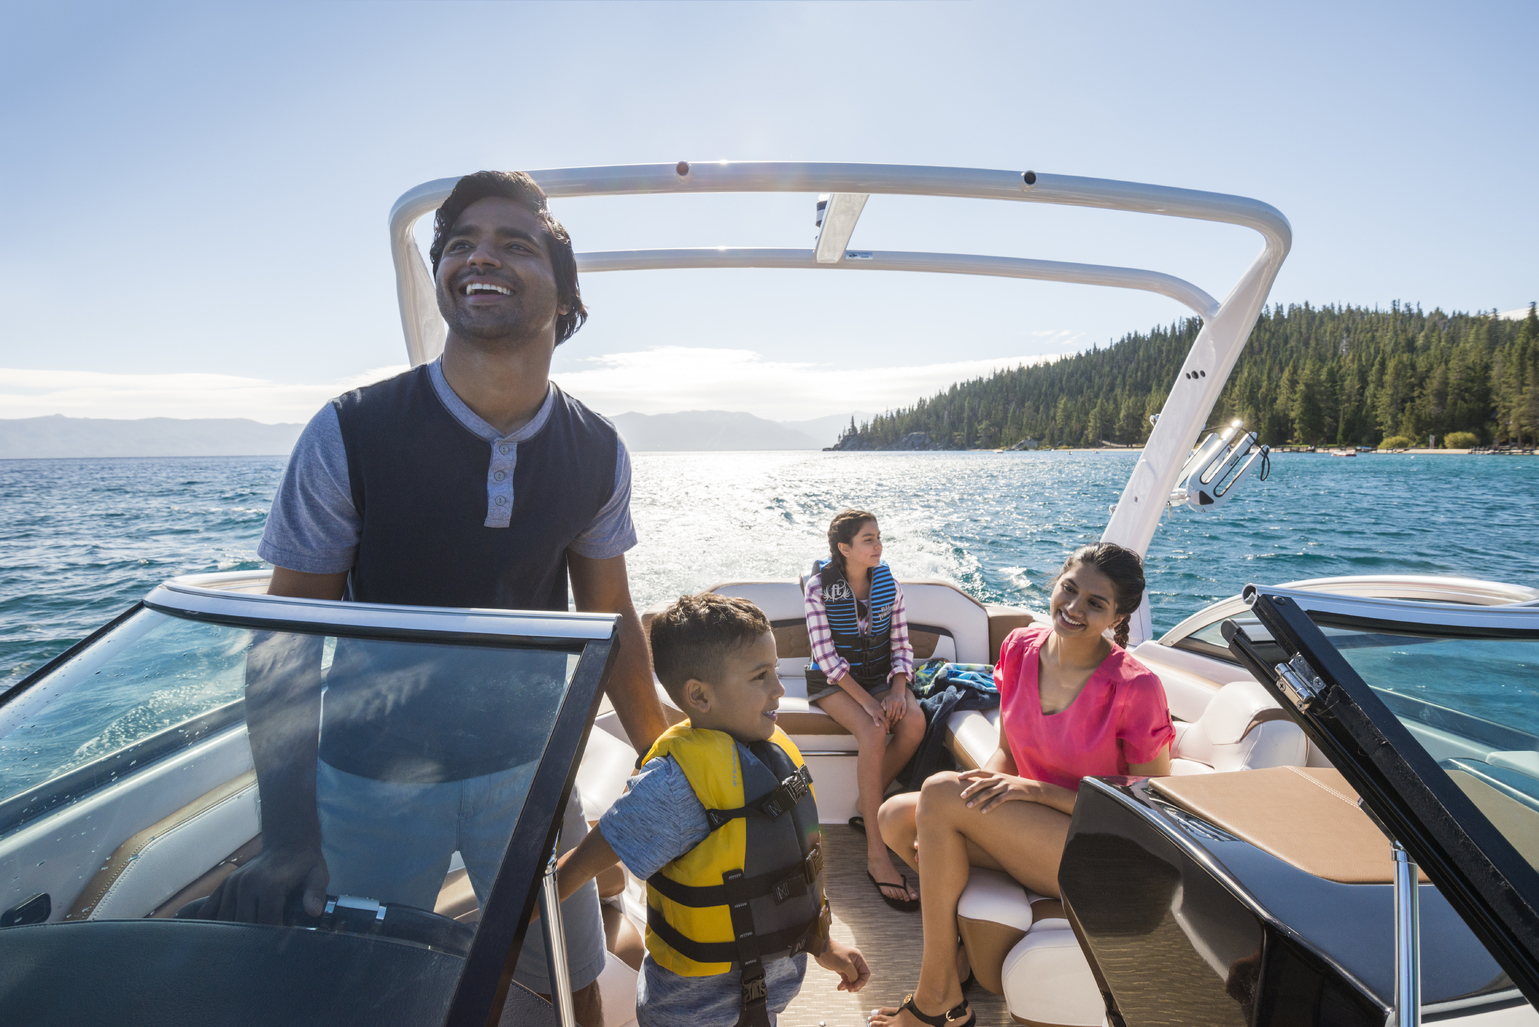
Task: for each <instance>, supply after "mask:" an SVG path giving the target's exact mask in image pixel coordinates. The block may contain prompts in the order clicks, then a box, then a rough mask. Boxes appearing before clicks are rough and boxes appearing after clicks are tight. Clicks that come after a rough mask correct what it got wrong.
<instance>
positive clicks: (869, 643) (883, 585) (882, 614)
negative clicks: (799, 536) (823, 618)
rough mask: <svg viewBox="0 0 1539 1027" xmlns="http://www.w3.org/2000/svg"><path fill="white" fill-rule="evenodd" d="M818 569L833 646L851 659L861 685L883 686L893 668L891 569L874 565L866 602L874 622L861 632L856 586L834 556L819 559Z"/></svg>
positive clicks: (894, 585)
mask: <svg viewBox="0 0 1539 1027" xmlns="http://www.w3.org/2000/svg"><path fill="white" fill-rule="evenodd" d="M817 569H818V580H819V581H820V582H821V584H822V589H823V607H824V609H826V610H827V611H828V629H829V631H830V632H832V634H833V636H834V650H835V651H836V652H837V653H838V654H839V655H840V657H842V658H843V659H844V660H845V661H846V662H847V663H849V665H850V675H851V676H852V677H853V678H854V679H855V680H856V681H857V682H859V683H860V685H861V687H862V688H880V687H881V686H882V685H885V684H886V683H887V675H888V673H889V672H890V671H891V670H892V609H893V606H894V605H895V604H896V603H897V601H898V583H897V582H896V581H894V580H893V579H892V571H891V570H889V569H888V567H887V565H886V564H885V563H879V564H877V565H876V566H875V567H873V568H871V597H870V599H869V601H868V602H867V604H866V606H867V608H868V609H869V610H870V617H871V623H870V630H869V632H868V633H867V634H864V635H862V634H861V633H860V606H859V600H857V599H856V598H855V590H854V589H853V588H851V587H850V583H849V582H848V581H846V580H845V578H844V575H843V573H841V572H840V570H839V568H838V567H836V566H835V565H834V563H833V562H832V561H831V560H822V561H819V563H818V568H817ZM813 666H814V667H816V666H817V664H816V663H815V662H814V664H813ZM810 669H811V668H809V670H810Z"/></svg>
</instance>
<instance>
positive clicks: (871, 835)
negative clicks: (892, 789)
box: [818, 690, 924, 902]
mask: <svg viewBox="0 0 1539 1027" xmlns="http://www.w3.org/2000/svg"><path fill="white" fill-rule="evenodd" d="M905 691H907V690H905ZM907 694H908V712H907V713H905V714H904V715H903V719H902V720H900V721H898V722H897V723H896V724H894V725H893V727H892V734H893V738H892V743H891V744H888V742H887V729H886V728H885V727H877V726H876V724H875V722H873V721H872V719H871V715H870V714H868V713H867V712H866V711H865V710H864V709H862V708H861V705H860V703H858V702H856V701H855V700H854V699H852V698H851V697H850V695H849V693H847V692H845V691H842V690H841V691H839V692H836V693H835V694H833V695H830V696H828V697H827V698H825V699H820V700H818V705H819V706H821V707H822V708H823V712H824V713H827V714H828V715H829V716H830V717H833V718H834V721H835V722H836V723H837V724H839V725H840V726H841V727H843V728H844V729H845V730H846V731H848V732H849V733H850V734H852V735H854V736H855V741H856V743H857V744H858V745H859V746H860V752H859V754H858V755H857V756H856V757H855V780H856V783H857V784H858V785H859V787H860V796H859V798H857V799H856V802H855V808H856V809H857V810H859V811H860V815H861V816H862V817H864V818H865V821H866V869H867V871H869V872H870V874H871V876H872V877H874V878H876V880H877V881H878V882H880V883H881V886H882V894H884V895H887V896H889V897H891V898H894V899H897V900H899V901H900V902H901V901H902V900H904V899H916V898H918V897H919V896H917V895H915V894H914V892H913V889H911V888H909V887H908V885H906V884H903V883H900V882H902V880H903V875H902V874H901V873H900V872H899V871H898V868H897V867H895V866H893V865H892V857H891V856H889V855H888V854H887V845H886V843H884V842H883V841H882V832H881V830H880V828H879V827H878V826H877V817H878V810H879V809H880V808H881V805H882V793H883V792H885V791H886V790H887V786H888V785H890V784H892V781H893V778H895V777H897V776H898V771H900V770H902V769H903V765H904V764H905V763H907V762H908V761H909V757H911V756H913V755H914V750H915V749H917V748H919V743H920V741H921V740H922V739H923V738H924V711H923V710H921V709H920V708H919V701H918V700H917V699H915V698H914V695H913V693H912V692H908V693H907Z"/></svg>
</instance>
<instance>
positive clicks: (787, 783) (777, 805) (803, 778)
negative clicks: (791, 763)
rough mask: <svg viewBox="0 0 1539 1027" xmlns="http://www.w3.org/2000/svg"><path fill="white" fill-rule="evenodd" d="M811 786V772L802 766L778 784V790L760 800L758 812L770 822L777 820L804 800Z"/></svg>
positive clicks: (804, 765)
mask: <svg viewBox="0 0 1539 1027" xmlns="http://www.w3.org/2000/svg"><path fill="white" fill-rule="evenodd" d="M811 786H812V771H810V770H808V769H807V766H806V764H803V765H802V766H800V767H797V768H796V770H795V771H794V772H792V773H791V774H790V775H789V776H788V777H787V778H786V779H785V780H784V781H782V782H780V787H779V788H776V789H775V790H774V791H773V792H770V793H769V794H768V795H766V796H765V797H764V798H762V799H760V800H759V801H758V802H757V803H756V805H757V806H758V807H759V812H761V813H763V814H764V815H765V816H767V817H769V818H770V819H771V820H777V819H779V818H780V816H781V815H782V814H785V813H789V812H791V810H792V809H794V808H795V806H796V804H797V803H798V802H801V801H802V800H803V799H805V798H806V797H807V795H808V793H810V792H811V791H812V787H811Z"/></svg>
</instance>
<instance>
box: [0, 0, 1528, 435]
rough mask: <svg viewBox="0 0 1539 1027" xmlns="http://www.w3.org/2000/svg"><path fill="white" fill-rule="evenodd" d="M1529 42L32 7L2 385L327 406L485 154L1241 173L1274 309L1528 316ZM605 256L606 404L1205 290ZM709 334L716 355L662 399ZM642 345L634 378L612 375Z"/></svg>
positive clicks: (918, 206)
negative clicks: (438, 181) (1255, 212)
mask: <svg viewBox="0 0 1539 1027" xmlns="http://www.w3.org/2000/svg"><path fill="white" fill-rule="evenodd" d="M1536 40H1539V5H1535V4H1533V3H1526V2H1525V3H1505V4H1489V3H1487V4H1482V3H1461V4H1457V5H1456V4H1447V3H1441V4H1411V3H1382V4H1362V5H1342V4H1339V3H1330V4H1312V3H1303V4H1301V3H1288V4H1276V5H1271V6H1270V7H1263V6H1262V5H1256V4H1218V3H1214V4H1193V3H1161V4H1146V3H1126V4H1122V3H1116V4H1081V5H1062V4H1035V3H1012V4H990V3H977V4H927V3H911V4H897V5H886V4H880V3H862V4H797V3H775V4H754V3H721V4H712V3H684V4H656V5H653V4H642V3H627V4H614V5H611V4H601V3H579V4H558V5H548V6H547V5H541V4H532V3H518V4H471V3H465V4H460V3H437V4H405V3H403V4H383V3H381V4H364V3H320V4H301V5H282V4H262V5H252V6H247V7H236V6H233V5H187V6H167V5H151V4H100V5H69V4H47V5H44V4H32V5H25V4H21V3H13V4H10V5H7V6H5V7H4V8H3V9H0V186H3V188H4V193H5V195H6V197H7V198H8V200H9V205H8V206H9V209H8V211H7V214H6V216H5V219H4V226H5V227H4V229H3V230H0V416H9V417H19V416H33V415H36V414H40V413H51V412H65V413H70V414H74V415H76V416H89V415H92V414H95V415H97V416H151V415H156V414H163V415H168V416H213V415H215V413H217V412H218V411H211V410H210V409H209V408H210V405H211V404H212V405H213V406H215V407H217V408H218V410H222V411H224V412H226V413H229V414H232V415H235V414H238V415H243V416H253V417H258V418H259V419H262V420H301V419H303V418H304V417H305V416H307V411H308V410H312V409H314V407H315V406H316V405H318V403H319V402H320V401H321V400H323V399H324V398H325V396H326V395H329V394H330V393H331V392H334V391H335V390H336V388H337V385H338V383H339V382H343V381H345V380H347V379H349V378H351V377H353V376H357V375H359V374H361V373H363V372H366V371H368V370H369V369H374V368H379V367H383V366H387V365H393V364H400V363H402V362H403V361H404V359H405V351H404V347H403V345H402V341H401V335H400V325H399V320H398V315H397V312H396V305H395V296H394V288H393V278H392V270H391V265H390V259H389V253H388V248H387V240H386V233H385V216H386V213H387V211H388V209H389V207H390V205H391V203H392V202H393V201H394V200H395V198H396V197H397V196H399V195H400V194H401V193H402V192H404V191H405V190H407V189H409V188H411V187H412V186H414V185H416V184H418V183H420V182H422V181H425V180H428V179H433V178H439V177H443V176H449V175H455V174H460V173H463V172H466V171H470V170H475V169H477V168H482V167H498V168H529V169H538V168H545V167H560V166H569V165H586V164H613V163H634V162H649V161H668V162H673V161H677V160H681V159H683V160H695V161H699V160H717V159H723V158H728V159H737V160H848V161H872V162H899V163H921V164H946V165H960V166H974V167H996V168H1008V169H1022V168H1033V169H1036V170H1039V171H1046V172H1056V173H1062V174H1075V175H1089V176H1094V177H1105V178H1122V179H1131V180H1136V181H1146V182H1155V183H1161V184H1168V185H1180V186H1186V187H1191V188H1200V189H1211V190H1217V191H1222V192H1233V193H1240V194H1244V195H1249V196H1254V197H1257V198H1260V199H1263V200H1266V201H1267V202H1269V203H1272V204H1274V205H1275V206H1277V207H1278V208H1279V209H1281V210H1282V211H1283V212H1284V213H1285V214H1286V215H1287V216H1288V217H1289V219H1290V220H1291V221H1292V224H1293V228H1294V249H1293V254H1292V256H1291V257H1290V258H1289V260H1288V263H1287V264H1286V265H1285V266H1284V268H1283V271H1282V274H1281V276H1280V278H1279V279H1278V282H1277V285H1276V287H1275V289H1274V291H1273V296H1272V298H1273V300H1275V301H1281V302H1284V303H1293V302H1303V301H1305V300H1308V301H1310V302H1313V303H1317V304H1318V303H1330V302H1351V303H1366V304H1381V305H1387V304H1388V303H1389V302H1390V301H1391V300H1394V299H1401V300H1405V301H1408V302H1412V303H1421V304H1422V305H1424V306H1428V307H1431V306H1435V305H1437V306H1442V307H1444V308H1445V309H1475V308H1481V309H1490V308H1493V307H1495V308H1499V309H1502V310H1508V309H1512V308H1516V307H1520V306H1524V305H1526V304H1527V303H1528V302H1529V301H1530V300H1532V299H1535V298H1539V248H1536V239H1539V231H1536V229H1539V216H1536V213H1535V208H1536V201H1535V186H1536V184H1539V159H1536V158H1539V146H1536V143H1535V134H1534V129H1535V113H1536V108H1539V87H1536V85H1535V81H1536V79H1535V74H1534V61H1533V56H1532V55H1533V52H1534V46H1535V42H1536ZM998 207H1003V208H1004V209H996V208H998ZM556 213H557V215H558V216H559V217H561V218H562V219H563V220H565V221H566V223H567V225H568V226H569V228H570V229H571V231H572V233H573V236H574V238H575V241H576V243H577V245H578V248H579V249H611V248H622V247H631V246H650V245H721V244H737V245H765V246H810V245H811V243H812V239H813V236H814V229H813V226H812V216H813V198H812V197H810V196H799V195H777V196H770V197H764V196H758V197H705V198H699V199H693V200H691V199H683V198H667V199H647V198H623V199H620V198H616V199H593V200H573V201H566V202H558V204H557V206H556ZM854 242H855V244H856V245H863V246H868V247H873V248H894V249H947V250H958V251H962V252H986V253H987V252H993V253H1004V254H1010V255H1018V256H1032V257H1045V258H1056V259H1066V260H1086V261H1096V262H1107V263H1117V264H1133V265H1139V266H1146V267H1153V268H1156V269H1159V270H1164V271H1168V272H1171V273H1174V274H1177V275H1181V276H1182V277H1186V278H1188V279H1190V280H1192V281H1194V282H1196V283H1197V284H1198V285H1200V286H1202V287H1204V288H1205V289H1207V290H1208V291H1209V292H1211V293H1214V294H1216V295H1219V296H1222V295H1223V294H1224V293H1225V292H1227V290H1228V288H1229V286H1230V284H1231V283H1232V282H1233V281H1234V279H1235V278H1236V277H1237V276H1238V274H1239V273H1240V271H1241V270H1242V269H1243V267H1244V266H1245V264H1246V263H1248V262H1249V260H1250V258H1251V257H1252V256H1253V255H1254V253H1255V252H1256V250H1257V249H1258V248H1259V239H1258V238H1257V237H1256V236H1254V235H1253V234H1251V233H1249V232H1246V231H1244V230H1241V229H1235V228H1229V227H1219V226H1211V225H1197V224H1186V223H1182V222H1177V221H1174V220H1171V219H1164V218H1150V217H1146V216H1138V215H1127V214H1118V213H1110V212H1093V211H1066V210H1063V211H1061V210H1055V209H1052V208H1045V207H1040V206H1037V205H1030V204H1019V205H987V204H981V203H967V202H965V201H922V200H908V199H899V198H890V197H875V198H873V199H872V201H871V202H870V203H869V204H868V206H867V208H866V212H865V215H864V217H863V218H862V221H861V224H860V227H859V229H858V230H857V233H856V236H855V240H854ZM583 289H584V294H585V297H586V298H587V300H588V303H589V305H590V308H591V309H592V315H593V316H592V320H591V321H590V322H589V324H588V326H587V327H586V328H584V329H583V331H582V332H580V333H579V334H578V335H577V336H576V337H575V338H574V339H573V340H572V341H571V342H569V343H568V344H566V345H565V346H563V347H562V348H561V350H559V351H558V356H557V362H556V371H557V372H558V374H565V375H567V376H568V378H569V380H571V381H572V382H574V383H586V384H587V385H588V386H589V387H590V388H591V389H593V390H595V395H596V397H597V400H598V402H597V404H596V405H598V406H599V407H600V409H603V410H605V412H608V413H619V412H621V411H623V410H626V409H638V410H645V411H648V412H658V411H659V410H664V409H680V408H682V407H685V406H711V407H719V408H727V409H743V410H751V411H753V412H756V413H761V414H766V415H769V416H785V417H795V416H803V417H810V416H814V415H816V414H820V413H833V412H838V411H839V410H841V409H848V408H851V407H858V408H860V409H871V404H872V403H873V402H875V401H876V400H877V399H881V398H882V397H884V396H886V397H890V398H891V401H894V402H904V401H907V400H909V399H912V398H917V395H918V394H920V393H924V392H929V391H933V389H934V388H939V387H943V386H945V385H947V384H949V382H950V380H951V379H950V377H947V375H948V374H949V375H951V377H954V376H955V373H959V372H958V369H962V370H966V369H970V368H975V367H982V366H986V365H987V362H989V361H991V360H995V359H998V358H1001V357H1018V356H1026V355H1032V354H1042V353H1059V352H1064V351H1065V350H1067V349H1073V348H1079V347H1083V346H1088V345H1090V344H1092V343H1097V344H1103V345H1104V344H1105V343H1106V341H1107V340H1108V339H1112V338H1115V337H1118V336H1120V335H1122V334H1123V333H1124V332H1127V331H1135V330H1140V329H1144V328H1147V327H1149V326H1150V325H1151V324H1154V323H1158V322H1164V321H1170V320H1173V319H1175V318H1177V317H1180V316H1183V314H1184V311H1183V308H1181V307H1179V306H1178V305H1177V304H1175V303H1174V302H1173V301H1169V300H1166V299H1164V298H1161V297H1153V296H1145V295H1141V294H1132V293H1123V292H1120V291H1111V290H1101V289H1092V288H1087V287H1076V286H1063V285H1049V284H1039V283H1024V282H1010V281H1002V280H983V279H970V278H953V277H942V276H905V275H875V274H873V275H853V274H842V273H841V274H827V273H822V274H820V273H818V272H773V271H715V272H711V271H696V272H651V273H645V274H626V275H608V276H605V275H590V276H588V277H587V278H585V280H584V282H583ZM676 347H687V348H701V349H706V350H712V351H716V352H712V353H705V354H700V355H699V357H698V359H697V360H694V361H692V362H691V361H689V360H688V359H687V357H688V355H683V356H681V355H680V354H679V353H678V350H677V349H676ZM721 351H739V352H736V353H724V352H721ZM686 364H688V365H689V366H693V367H694V368H695V370H696V371H697V372H699V371H700V369H701V368H705V369H707V370H709V369H710V368H714V367H719V368H721V369H722V370H721V379H720V381H719V382H718V383H717V384H716V385H715V386H714V387H713V386H712V385H711V384H710V382H709V381H706V382H705V384H703V385H702V384H698V383H697V384H695V385H690V386H689V387H688V388H683V387H681V389H680V390H677V391H676V393H668V394H666V395H662V396H658V395H655V394H654V393H655V389H656V387H657V386H658V384H659V383H665V382H668V381H673V380H675V379H676V377H677V376H676V375H675V370H676V369H678V368H680V367H682V366H685V365H686ZM928 365H941V366H939V367H936V368H934V369H933V373H930V372H914V371H912V370H908V371H904V372H903V373H899V374H894V373H893V372H892V369H893V368H906V369H913V368H922V367H926V366H928ZM671 369H674V370H671ZM927 375H928V377H927ZM193 376H201V377H193ZM210 376H226V377H210ZM229 376H233V378H235V379H246V380H249V381H247V382H246V383H245V384H241V383H240V382H239V381H233V382H232V379H231V377H229ZM695 378H696V379H702V380H703V379H709V374H703V375H702V374H699V373H697V374H696V376H695ZM627 379H629V380H632V381H635V382H638V383H642V385H643V386H645V387H638V388H636V389H635V390H634V394H633V395H630V394H626V393H625V392H624V390H623V388H622V389H620V391H618V392H616V391H614V389H613V388H611V386H613V385H614V383H615V381H616V380H622V381H623V380H627ZM694 380H695V379H691V381H694ZM799 380H801V381H807V380H817V381H819V382H821V383H822V384H823V386H824V387H825V388H824V392H823V393H819V394H817V395H816V396H812V395H811V393H808V394H805V395H803V394H799V390H798V387H797V382H798V381H799ZM200 383H201V384H200ZM921 385H922V387H920V386H921ZM691 388H692V389H694V391H693V392H691V391H690V389H691ZM827 388H833V389H834V390H835V392H836V393H837V395H829V394H828V393H827ZM884 389H885V390H886V391H885V392H883V391H882V390H884ZM221 390H225V391H221ZM606 390H608V391H606ZM581 394H582V393H581V391H579V395H581ZM209 397H215V399H213V400H211V399H210V398H209ZM846 401H847V402H846Z"/></svg>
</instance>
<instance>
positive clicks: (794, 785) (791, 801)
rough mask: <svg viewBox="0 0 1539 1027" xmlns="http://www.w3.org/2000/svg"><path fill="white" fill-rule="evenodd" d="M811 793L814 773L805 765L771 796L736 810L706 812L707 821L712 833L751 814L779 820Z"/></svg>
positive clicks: (762, 797) (798, 768)
mask: <svg viewBox="0 0 1539 1027" xmlns="http://www.w3.org/2000/svg"><path fill="white" fill-rule="evenodd" d="M811 792H812V771H810V770H808V769H807V765H806V764H805V763H804V764H802V765H801V766H800V767H797V768H796V770H795V771H793V772H792V773H791V774H790V775H788V776H787V777H786V779H785V780H784V781H782V782H780V786H779V787H778V788H776V789H775V790H774V791H772V792H770V793H769V794H767V795H764V796H761V797H760V798H758V799H755V800H754V801H753V802H750V803H749V804H748V805H746V806H739V807H737V808H736V809H708V810H706V811H705V820H706V823H707V824H709V825H710V827H711V830H712V831H715V830H717V829H719V828H721V827H722V826H723V825H725V824H729V823H731V822H732V821H734V820H736V819H737V818H738V817H746V816H748V814H750V813H758V814H760V815H762V816H766V817H769V818H770V819H771V820H779V819H780V818H781V817H782V816H783V815H785V814H786V813H789V812H790V811H791V810H792V809H794V808H796V804H797V803H798V802H801V801H802V800H803V799H805V798H806V797H807V796H808V795H809V794H811Z"/></svg>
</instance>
